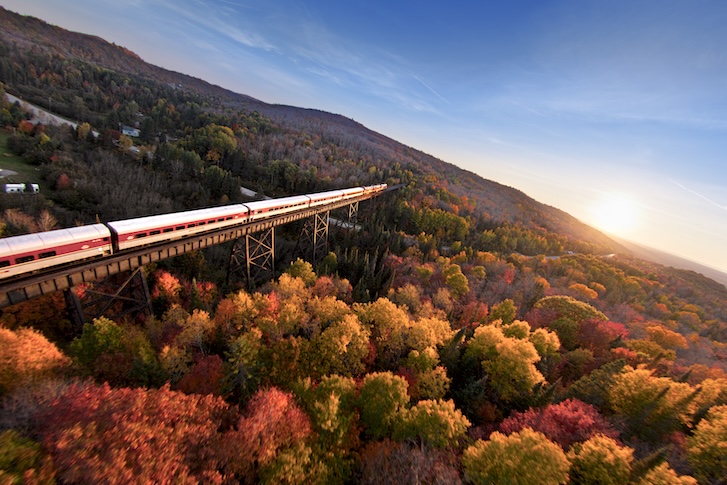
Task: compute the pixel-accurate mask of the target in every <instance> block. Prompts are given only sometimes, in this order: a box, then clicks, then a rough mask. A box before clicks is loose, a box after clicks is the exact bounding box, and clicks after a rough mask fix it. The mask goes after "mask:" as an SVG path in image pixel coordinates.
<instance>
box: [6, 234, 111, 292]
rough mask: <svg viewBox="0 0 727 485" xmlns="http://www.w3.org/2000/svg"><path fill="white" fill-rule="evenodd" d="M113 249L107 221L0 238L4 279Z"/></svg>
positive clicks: (96, 255)
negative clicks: (106, 224)
mask: <svg viewBox="0 0 727 485" xmlns="http://www.w3.org/2000/svg"><path fill="white" fill-rule="evenodd" d="M111 253H112V244H111V232H110V231H109V230H108V228H107V227H106V226H105V225H103V224H92V225H88V226H80V227H72V228H69V229H58V230H55V231H47V232H39V233H35V234H25V235H22V236H13V237H6V238H2V239H0V279H1V278H10V277H12V276H16V275H19V274H23V273H30V272H33V271H39V270H42V269H45V268H50V267H51V266H57V265H61V264H65V263H70V262H73V261H82V260H84V259H90V258H96V257H101V256H106V255H109V254H111Z"/></svg>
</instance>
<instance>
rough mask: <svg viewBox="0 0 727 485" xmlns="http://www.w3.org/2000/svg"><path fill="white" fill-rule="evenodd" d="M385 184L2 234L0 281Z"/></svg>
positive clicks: (381, 187)
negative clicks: (70, 226)
mask: <svg viewBox="0 0 727 485" xmlns="http://www.w3.org/2000/svg"><path fill="white" fill-rule="evenodd" d="M386 188H387V185H386V184H378V185H369V186H364V187H352V188H348V189H341V190H331V191H327V192H319V193H316V194H309V195H294V196H290V197H282V198H278V199H270V200H262V201H256V202H247V203H244V204H233V205H226V206H221V207H211V208H207V209H197V210H191V211H184V212H174V213H171V214H160V215H155V216H147V217H139V218H136V219H127V220H122V221H112V222H107V223H99V224H91V225H88V226H79V227H73V228H68V229H57V230H54V231H47V232H39V233H35V234H25V235H22V236H13V237H7V238H0V281H2V280H3V279H7V278H12V277H14V276H18V275H22V274H27V273H32V272H36V271H41V270H45V269H48V268H51V267H54V266H60V265H64V264H67V263H72V262H78V261H84V260H87V259H92V258H98V257H103V256H109V255H112V254H117V253H120V252H124V251H129V250H133V249H138V248H140V247H143V246H148V245H151V244H156V243H161V242H165V241H172V240H175V239H181V238H185V237H190V236H195V235H198V234H202V233H206V232H210V231H214V230H219V229H226V228H230V227H235V226H239V225H244V224H247V223H249V222H254V221H258V220H262V219H268V218H271V217H277V216H280V215H284V214H288V213H292V212H296V211H299V210H303V209H308V208H312V207H318V206H322V205H326V204H331V203H334V202H338V201H343V200H347V199H352V198H355V197H359V196H361V195H369V194H374V193H378V192H381V191H383V190H385V189H386Z"/></svg>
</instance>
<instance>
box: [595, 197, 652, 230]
mask: <svg viewBox="0 0 727 485" xmlns="http://www.w3.org/2000/svg"><path fill="white" fill-rule="evenodd" d="M590 209H591V210H590V220H591V223H592V224H593V225H594V226H595V227H596V228H598V229H600V230H602V231H604V232H608V233H611V234H614V235H619V236H624V235H628V234H629V233H630V232H631V231H633V230H634V229H636V228H637V227H638V226H639V223H640V222H641V221H640V209H639V205H638V204H637V203H636V202H635V201H634V200H633V199H632V198H631V197H629V196H627V195H624V194H602V195H601V196H600V197H598V198H596V199H594V200H593V202H592V205H591V208H590Z"/></svg>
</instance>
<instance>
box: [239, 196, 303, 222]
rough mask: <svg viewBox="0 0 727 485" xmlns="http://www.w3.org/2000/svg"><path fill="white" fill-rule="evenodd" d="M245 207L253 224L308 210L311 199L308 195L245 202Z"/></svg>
mask: <svg viewBox="0 0 727 485" xmlns="http://www.w3.org/2000/svg"><path fill="white" fill-rule="evenodd" d="M245 206H246V207H247V208H248V209H249V210H250V222H252V221H257V220H260V219H267V218H269V217H273V216H279V215H283V214H287V213H288V212H295V211H297V210H301V209H307V208H308V207H310V197H308V196H307V195H294V196H291V197H283V198H281V199H269V200H260V201H256V202H245Z"/></svg>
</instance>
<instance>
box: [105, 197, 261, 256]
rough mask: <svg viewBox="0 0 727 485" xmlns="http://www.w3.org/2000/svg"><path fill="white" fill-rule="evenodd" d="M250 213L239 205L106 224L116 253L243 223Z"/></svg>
mask: <svg viewBox="0 0 727 485" xmlns="http://www.w3.org/2000/svg"><path fill="white" fill-rule="evenodd" d="M249 214H250V210H249V209H248V208H247V207H246V206H244V205H242V204H234V205H227V206H223V207H211V208H208V209H197V210H192V211H185V212H175V213H172V214H160V215H156V216H148V217H139V218H137V219H127V220H125V221H115V222H109V223H107V224H106V225H107V226H109V228H110V229H111V230H112V231H113V233H114V235H115V238H116V246H115V247H114V250H115V251H123V250H124V249H131V248H137V247H141V246H147V245H149V244H154V243H157V242H162V241H170V240H172V239H179V238H182V237H187V236H194V235H196V234H199V233H203V232H207V231H212V230H215V229H222V228H225V227H228V226H235V225H240V224H244V223H246V222H247V221H248V219H249Z"/></svg>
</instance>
